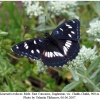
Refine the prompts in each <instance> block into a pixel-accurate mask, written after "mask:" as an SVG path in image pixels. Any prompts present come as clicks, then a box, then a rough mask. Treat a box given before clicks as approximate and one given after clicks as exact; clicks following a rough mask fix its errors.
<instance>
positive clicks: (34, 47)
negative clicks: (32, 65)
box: [12, 19, 80, 67]
mask: <svg viewBox="0 0 100 100" xmlns="http://www.w3.org/2000/svg"><path fill="white" fill-rule="evenodd" d="M79 38H80V21H79V20H78V19H72V20H69V21H65V22H63V23H62V24H61V25H59V26H58V27H57V28H56V29H54V30H53V32H52V34H51V35H50V34H49V33H45V37H44V38H34V39H30V40H26V41H22V42H20V43H18V44H16V45H14V46H13V47H12V51H13V52H15V53H17V54H19V55H22V56H27V57H28V58H31V59H35V60H38V59H41V60H42V62H43V63H44V65H47V66H51V67H55V66H57V67H60V66H63V65H64V64H66V63H67V62H68V61H71V60H73V59H75V57H76V56H77V55H78V52H79V49H80V46H79V42H78V41H79Z"/></svg>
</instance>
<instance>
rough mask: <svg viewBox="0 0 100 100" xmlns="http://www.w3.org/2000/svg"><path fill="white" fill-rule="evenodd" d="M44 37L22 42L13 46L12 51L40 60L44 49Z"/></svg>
mask: <svg viewBox="0 0 100 100" xmlns="http://www.w3.org/2000/svg"><path fill="white" fill-rule="evenodd" d="M44 46H45V45H44V39H42V38H40V39H38V38H37V39H31V40H26V41H23V42H20V43H18V44H16V45H14V46H13V47H12V51H14V52H15V53H17V54H19V55H22V56H27V57H29V58H32V59H35V60H38V59H40V58H41V55H42V53H43V50H44Z"/></svg>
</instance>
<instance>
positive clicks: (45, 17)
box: [44, 15, 47, 33]
mask: <svg viewBox="0 0 100 100" xmlns="http://www.w3.org/2000/svg"><path fill="white" fill-rule="evenodd" d="M44 26H45V33H47V32H46V15H45V24H44Z"/></svg>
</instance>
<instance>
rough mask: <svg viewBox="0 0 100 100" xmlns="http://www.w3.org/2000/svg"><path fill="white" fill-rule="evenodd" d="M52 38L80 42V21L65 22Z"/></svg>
mask: <svg viewBox="0 0 100 100" xmlns="http://www.w3.org/2000/svg"><path fill="white" fill-rule="evenodd" d="M52 36H53V37H55V38H58V39H68V40H78V39H79V38H80V22H79V20H77V19H73V20H69V21H65V22H64V23H62V24H61V25H59V26H58V27H57V28H56V29H55V30H54V31H53V32H52Z"/></svg>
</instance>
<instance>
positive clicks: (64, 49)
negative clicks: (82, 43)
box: [42, 40, 79, 67]
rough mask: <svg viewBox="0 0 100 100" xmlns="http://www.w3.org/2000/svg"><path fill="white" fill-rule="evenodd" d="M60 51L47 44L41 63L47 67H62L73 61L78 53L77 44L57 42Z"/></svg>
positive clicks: (75, 42) (63, 41) (69, 41)
mask: <svg viewBox="0 0 100 100" xmlns="http://www.w3.org/2000/svg"><path fill="white" fill-rule="evenodd" d="M58 42H59V43H58V44H59V47H60V49H61V50H59V49H58V48H57V47H56V46H54V45H52V44H49V46H48V47H46V48H45V50H44V52H43V55H42V61H43V63H44V64H45V65H47V66H53V67H54V66H63V65H64V64H65V63H67V62H68V61H71V60H72V59H74V58H75V57H76V56H77V54H78V52H79V43H78V42H77V41H74V42H73V41H71V40H58Z"/></svg>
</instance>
